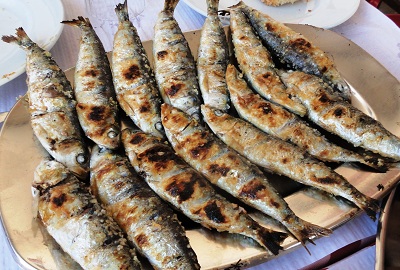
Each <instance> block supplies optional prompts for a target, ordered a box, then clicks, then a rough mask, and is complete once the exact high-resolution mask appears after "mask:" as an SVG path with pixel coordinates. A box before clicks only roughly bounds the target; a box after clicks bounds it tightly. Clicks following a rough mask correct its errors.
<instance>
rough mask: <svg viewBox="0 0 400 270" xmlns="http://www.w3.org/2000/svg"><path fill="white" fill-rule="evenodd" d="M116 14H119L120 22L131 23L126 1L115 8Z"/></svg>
mask: <svg viewBox="0 0 400 270" xmlns="http://www.w3.org/2000/svg"><path fill="white" fill-rule="evenodd" d="M115 13H116V14H117V17H118V20H119V21H120V22H124V21H129V14H128V1H127V0H125V1H124V3H120V4H118V5H117V6H116V7H115Z"/></svg>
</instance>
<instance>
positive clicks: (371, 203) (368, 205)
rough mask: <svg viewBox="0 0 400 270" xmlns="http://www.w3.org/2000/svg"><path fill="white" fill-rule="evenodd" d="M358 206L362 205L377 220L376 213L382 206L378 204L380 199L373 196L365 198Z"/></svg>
mask: <svg viewBox="0 0 400 270" xmlns="http://www.w3.org/2000/svg"><path fill="white" fill-rule="evenodd" d="M358 207H360V208H361V209H362V210H364V211H365V213H366V214H367V215H368V216H369V217H370V218H371V219H372V220H373V221H375V220H376V213H377V212H378V211H379V210H380V206H379V204H378V201H377V200H375V199H372V198H369V197H367V198H365V199H364V200H363V203H362V204H359V205H358Z"/></svg>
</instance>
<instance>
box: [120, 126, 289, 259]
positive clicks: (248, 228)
mask: <svg viewBox="0 0 400 270" xmlns="http://www.w3.org/2000/svg"><path fill="white" fill-rule="evenodd" d="M122 141H123V143H124V146H125V151H126V153H127V155H128V157H129V160H130V161H131V164H132V165H133V166H134V167H135V169H136V171H138V173H139V175H141V176H143V178H144V179H145V180H146V182H147V183H148V184H149V186H150V187H151V188H152V189H153V190H154V191H155V192H156V193H157V194H158V195H159V196H160V197H161V198H163V199H164V200H165V201H167V202H169V203H170V204H172V205H173V206H174V207H175V208H177V209H179V210H180V211H181V212H182V213H184V214H185V215H186V216H187V217H189V218H190V219H192V220H193V221H195V222H197V223H200V224H201V225H202V226H204V227H206V228H210V229H211V228H212V229H216V230H218V231H225V232H229V233H237V234H241V235H244V236H247V237H250V238H252V239H254V240H255V241H256V242H257V243H259V244H260V246H262V247H264V248H265V249H267V251H270V252H271V253H273V254H278V252H279V250H280V249H282V247H281V246H280V243H281V242H282V241H283V240H284V238H286V236H287V235H286V234H285V233H281V232H275V231H272V230H269V229H267V228H265V227H262V226H261V225H260V224H258V223H257V222H256V221H254V220H253V219H252V218H251V217H250V216H249V215H248V214H247V213H246V211H245V210H244V209H243V208H241V207H239V206H238V205H236V204H233V203H231V202H229V201H228V200H227V199H225V197H222V196H221V195H219V194H217V193H216V191H215V190H214V188H213V187H212V186H211V184H210V183H209V182H208V181H207V180H206V179H205V178H203V176H202V175H201V174H200V173H198V172H197V171H196V170H195V169H193V168H192V167H190V166H189V165H188V164H187V163H186V162H184V160H183V159H181V158H180V157H179V156H178V155H177V154H175V152H174V150H173V149H172V148H171V147H170V146H169V145H168V144H166V143H165V142H163V141H162V140H160V139H158V138H157V137H154V136H151V135H149V134H145V133H143V132H138V131H132V130H130V129H125V130H123V132H122Z"/></svg>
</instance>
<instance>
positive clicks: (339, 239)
mask: <svg viewBox="0 0 400 270" xmlns="http://www.w3.org/2000/svg"><path fill="white" fill-rule="evenodd" d="M62 2H63V4H64V8H65V18H66V19H73V18H76V17H77V16H87V14H86V11H85V5H84V1H82V0H62ZM145 4H146V5H145V9H144V11H143V13H141V14H140V15H139V16H138V17H137V18H135V19H133V23H134V24H135V26H136V27H137V28H138V31H139V34H140V36H141V38H142V40H149V39H152V37H153V33H154V31H153V26H154V23H155V20H156V16H157V14H158V12H159V11H160V10H161V9H162V6H163V0H145ZM175 17H176V19H177V21H178V22H179V24H180V26H181V28H182V30H183V31H190V30H197V29H200V28H201V27H202V25H203V22H204V19H205V18H204V16H202V15H200V14H198V13H196V12H195V11H193V10H192V9H190V8H189V7H188V6H187V5H186V4H185V3H183V2H181V3H179V4H178V7H177V10H176V12H175ZM331 30H333V31H335V32H337V33H339V34H341V35H343V36H344V37H346V38H348V39H350V40H352V41H353V42H355V43H356V44H358V45H359V46H360V47H362V48H363V49H365V50H366V51H367V52H368V53H369V54H371V55H372V56H373V57H374V58H376V59H377V60H378V61H379V62H380V63H381V64H382V65H383V66H384V67H385V68H386V69H387V70H388V71H389V72H390V73H392V74H393V75H394V76H395V77H396V78H397V79H400V64H399V63H400V30H399V28H398V27H397V26H396V25H395V24H394V23H393V22H391V21H390V20H389V19H388V18H387V17H386V16H385V15H383V14H382V13H380V12H379V11H378V10H376V9H375V8H373V7H372V6H370V5H369V4H367V3H366V2H365V1H364V0H361V4H360V6H359V9H358V10H357V12H356V13H355V14H354V15H353V16H352V17H351V18H350V19H349V20H348V21H346V22H344V23H343V24H341V25H339V26H337V27H335V28H333V29H331ZM99 32H100V30H99ZM4 34H7V35H8V34H12V33H0V35H4ZM78 39H79V30H78V29H74V28H72V27H64V30H63V33H62V35H61V37H60V39H59V41H58V42H57V43H56V45H55V46H54V47H53V49H52V50H51V52H52V54H53V56H54V58H55V59H56V61H57V62H58V64H59V65H60V66H61V68H62V69H67V68H70V67H72V66H74V65H75V62H76V59H77V53H78ZM103 42H104V45H105V47H106V48H107V49H110V48H111V43H110V41H107V40H106V38H104V37H103ZM25 79H26V75H25V74H22V75H20V76H19V77H17V78H16V79H14V80H13V81H11V82H9V83H7V84H5V85H3V86H0V112H4V111H9V110H10V109H11V108H12V106H13V105H14V103H15V101H16V99H17V98H18V96H20V95H23V94H25V92H26V90H27V87H26V84H25ZM0 151H1V149H0ZM375 233H376V222H373V221H371V220H370V219H369V218H368V217H367V216H366V215H365V214H362V215H360V216H358V217H356V218H354V219H353V220H351V221H350V222H347V223H346V224H345V225H343V226H341V227H340V228H338V229H336V230H335V231H334V233H333V235H331V236H330V237H328V238H322V239H319V240H317V241H316V246H312V245H308V248H309V249H310V251H311V254H312V255H309V254H308V253H307V252H306V250H305V249H303V248H300V249H297V250H295V251H294V252H292V253H290V254H287V255H285V256H282V257H279V258H277V259H274V260H272V261H270V262H267V263H265V264H263V265H261V266H257V267H254V268H252V269H258V270H261V269H299V268H301V267H304V266H306V265H308V264H310V263H312V262H314V261H316V260H318V259H320V258H322V257H324V256H325V255H327V254H329V253H331V252H333V251H335V250H337V249H338V248H340V247H343V246H345V245H347V244H349V243H351V242H353V241H357V240H359V239H363V238H365V237H369V236H371V235H374V234H375ZM0 254H2V255H1V256H0V269H4V270H7V269H10V270H11V269H13V270H14V269H19V268H18V266H17V264H16V262H15V260H14V258H13V257H12V255H11V254H12V252H11V249H10V247H9V245H8V242H7V240H6V238H5V235H4V231H3V229H2V228H0ZM374 262H375V251H374V248H373V247H370V248H366V249H364V250H362V251H360V252H359V253H357V254H355V255H354V256H352V257H351V258H349V259H348V260H345V261H342V262H340V263H339V264H337V265H335V266H333V267H332V268H330V269H343V265H346V268H347V267H348V265H352V268H351V269H364V270H368V269H374ZM348 263H350V264H348ZM347 269H350V268H347Z"/></svg>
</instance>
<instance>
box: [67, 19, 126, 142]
mask: <svg viewBox="0 0 400 270" xmlns="http://www.w3.org/2000/svg"><path fill="white" fill-rule="evenodd" d="M62 23H64V24H67V25H71V26H75V27H79V28H80V29H81V32H82V35H81V41H80V48H79V55H78V61H77V63H76V67H75V76H74V84H75V85H74V91H75V99H76V101H77V102H78V104H77V106H76V110H77V112H78V118H79V122H80V124H81V126H82V129H83V131H84V132H85V134H86V136H87V137H88V138H90V139H91V140H93V141H94V142H95V143H96V144H98V145H101V146H103V147H107V148H110V149H115V148H117V147H118V146H119V145H120V127H119V126H120V124H119V119H118V116H117V113H118V106H117V105H118V104H117V101H116V99H115V91H114V86H113V80H112V74H111V69H110V63H109V62H108V58H107V54H106V52H105V51H104V47H103V44H101V41H100V39H99V37H98V36H97V34H96V32H95V31H94V29H93V28H92V25H91V24H90V22H89V19H87V18H86V19H85V18H83V17H78V19H75V20H71V21H63V22H62Z"/></svg>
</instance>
